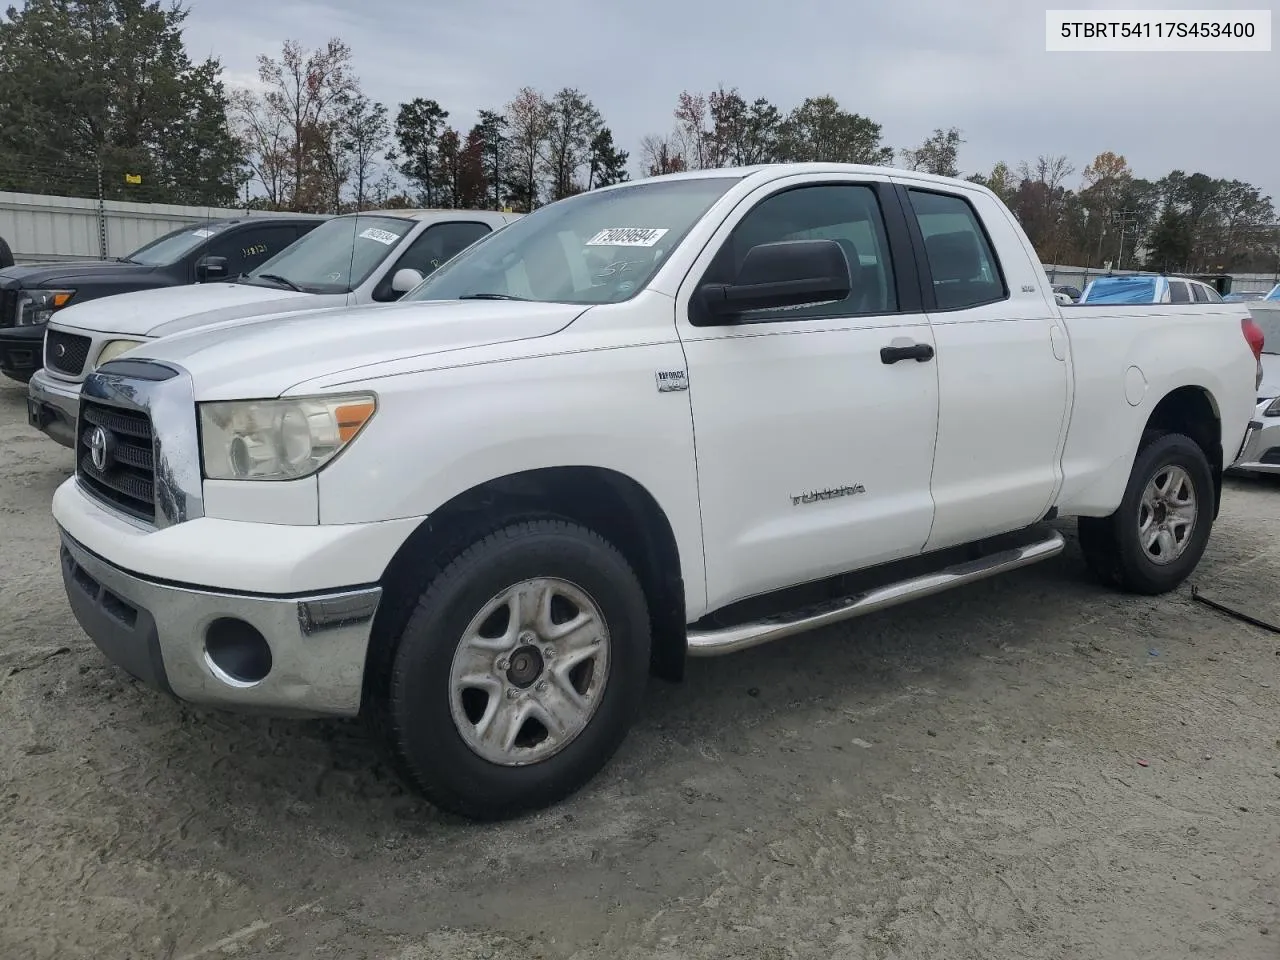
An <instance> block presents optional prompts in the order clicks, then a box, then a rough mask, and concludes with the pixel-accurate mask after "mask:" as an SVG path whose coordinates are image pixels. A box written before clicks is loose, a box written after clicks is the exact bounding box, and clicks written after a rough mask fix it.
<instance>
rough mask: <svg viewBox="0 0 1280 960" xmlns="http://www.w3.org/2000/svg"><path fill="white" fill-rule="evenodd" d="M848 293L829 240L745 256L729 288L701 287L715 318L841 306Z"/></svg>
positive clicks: (845, 274)
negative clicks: (831, 304) (829, 304)
mask: <svg viewBox="0 0 1280 960" xmlns="http://www.w3.org/2000/svg"><path fill="white" fill-rule="evenodd" d="M852 292H853V284H852V281H851V278H850V271H849V261H848V260H847V259H845V254H844V250H842V249H841V247H840V244H838V243H836V242H835V241H834V240H783V241H780V242H778V243H760V244H757V245H756V246H754V247H752V248H751V249H750V250H748V251H747V255H746V257H745V258H744V259H743V261H742V266H741V268H740V269H739V270H738V275H737V277H735V278H734V281H733V283H708V284H705V285H704V286H703V287H702V288H701V290H700V294H701V297H702V302H703V304H704V305H705V306H706V308H707V309H708V310H709V311H710V312H711V313H712V314H714V315H715V316H719V317H727V316H733V315H735V314H739V313H746V312H748V311H750V310H770V309H778V308H780V307H796V306H802V305H805V304H810V303H826V302H829V301H832V300H844V299H845V298H846V297H848V296H849V294H850V293H852Z"/></svg>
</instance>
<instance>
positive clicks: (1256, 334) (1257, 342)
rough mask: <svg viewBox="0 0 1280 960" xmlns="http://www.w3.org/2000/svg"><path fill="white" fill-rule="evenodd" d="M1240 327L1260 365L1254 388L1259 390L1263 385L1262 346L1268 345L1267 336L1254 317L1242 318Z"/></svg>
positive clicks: (1256, 361)
mask: <svg viewBox="0 0 1280 960" xmlns="http://www.w3.org/2000/svg"><path fill="white" fill-rule="evenodd" d="M1240 329H1241V330H1242V331H1243V332H1244V338H1245V340H1247V341H1248V343H1249V349H1250V350H1252V351H1253V360H1254V363H1256V364H1257V365H1258V372H1257V374H1256V379H1255V380H1254V384H1253V389H1254V390H1257V389H1258V388H1260V387H1261V386H1262V348H1263V346H1265V345H1266V342H1267V338H1266V337H1265V336H1263V333H1262V328H1261V327H1260V326H1258V325H1257V324H1256V323H1254V320H1253V317H1245V318H1244V319H1243V320H1241V321H1240Z"/></svg>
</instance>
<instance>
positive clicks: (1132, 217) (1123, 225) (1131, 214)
mask: <svg viewBox="0 0 1280 960" xmlns="http://www.w3.org/2000/svg"><path fill="white" fill-rule="evenodd" d="M1111 220H1112V222H1113V223H1119V224H1120V247H1119V249H1118V250H1117V251H1116V269H1117V270H1119V269H1121V268H1122V267H1123V266H1124V232H1125V230H1126V229H1127V228H1128V226H1129V224H1130V223H1133V224H1134V226H1137V223H1138V211H1136V210H1117V211H1116V212H1115V213H1113V214H1112V215H1111Z"/></svg>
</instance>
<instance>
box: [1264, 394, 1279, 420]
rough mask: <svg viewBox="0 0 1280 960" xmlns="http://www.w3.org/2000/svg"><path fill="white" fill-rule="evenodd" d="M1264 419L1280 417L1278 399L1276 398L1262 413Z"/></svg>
mask: <svg viewBox="0 0 1280 960" xmlns="http://www.w3.org/2000/svg"><path fill="white" fill-rule="evenodd" d="M1262 415H1263V416H1264V417H1280V397H1276V398H1275V399H1274V400H1272V401H1271V402H1270V403H1269V404H1267V409H1265V410H1263V411H1262Z"/></svg>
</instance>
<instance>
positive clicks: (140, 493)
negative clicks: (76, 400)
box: [76, 400, 156, 521]
mask: <svg viewBox="0 0 1280 960" xmlns="http://www.w3.org/2000/svg"><path fill="white" fill-rule="evenodd" d="M97 451H101V458H100V460H99V462H101V463H102V464H103V465H102V466H101V467H99V466H98V465H97V464H96V463H95V462H94V453H95V452H97ZM154 456H155V455H154V450H153V445H152V435H151V418H150V417H148V416H147V414H145V413H143V412H142V411H140V410H124V409H121V408H120V407H112V406H107V405H106V404H101V403H97V402H95V401H93V400H81V402H80V421H79V428H78V434H77V436H76V468H77V472H78V473H79V475H80V481H81V483H83V484H84V485H85V486H87V487H88V488H89V490H90V491H92V492H93V493H94V494H95V495H96V496H98V497H99V498H100V499H102V500H104V501H106V502H107V503H109V504H111V505H112V506H114V507H116V508H117V509H119V510H122V511H124V512H125V513H127V514H130V515H131V516H134V517H137V518H139V519H140V520H148V521H154V520H155V516H156V499H155V463H154Z"/></svg>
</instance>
